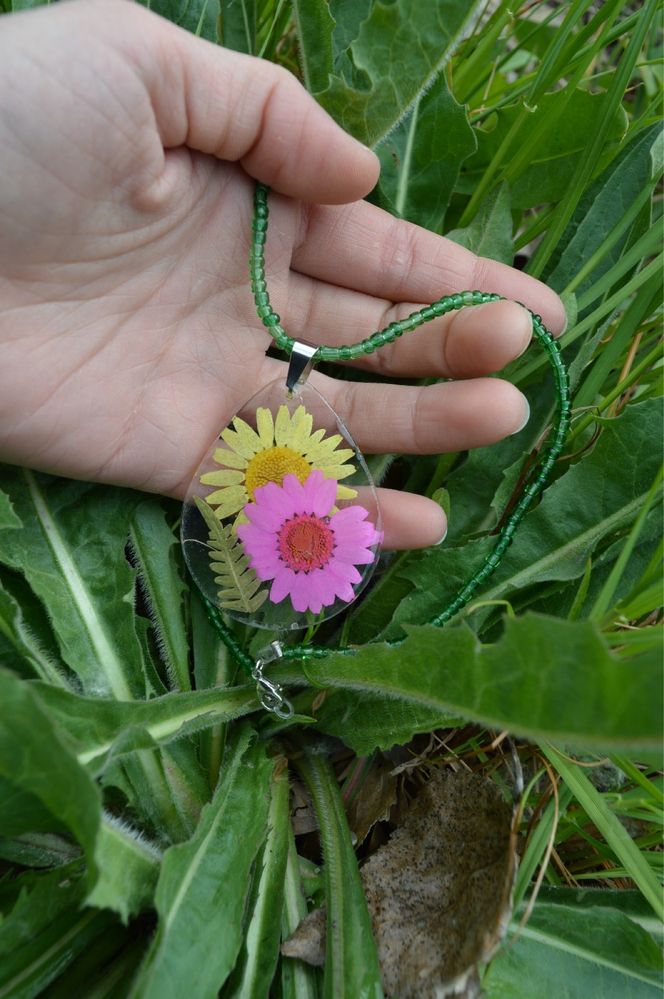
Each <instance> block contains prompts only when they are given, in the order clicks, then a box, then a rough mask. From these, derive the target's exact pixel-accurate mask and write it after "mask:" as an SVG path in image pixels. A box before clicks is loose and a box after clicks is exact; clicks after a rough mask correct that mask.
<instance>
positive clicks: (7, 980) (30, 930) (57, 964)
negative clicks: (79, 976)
mask: <svg viewBox="0 0 664 999" xmlns="http://www.w3.org/2000/svg"><path fill="white" fill-rule="evenodd" d="M21 885H22V886H21V890H20V895H19V897H18V900H17V902H16V904H15V905H14V907H13V909H12V911H11V913H9V915H8V916H7V917H6V918H5V919H3V920H2V922H0V997H2V999H31V997H32V996H37V995H40V994H41V993H42V990H43V989H45V988H46V986H47V985H48V984H49V983H50V982H52V981H53V979H54V978H56V977H57V976H58V975H59V974H60V972H61V971H62V970H63V969H64V968H66V967H67V966H68V965H69V964H70V963H71V962H72V961H74V960H75V959H76V958H77V956H78V955H79V954H80V953H81V952H82V951H84V950H85V949H86V948H87V947H88V946H89V945H90V943H91V941H92V940H94V939H95V938H96V937H97V936H98V935H99V934H100V933H103V932H107V931H108V930H109V928H110V927H112V925H113V920H112V918H111V917H110V916H109V915H108V914H107V913H100V912H97V911H95V910H94V909H81V908H80V906H81V904H82V902H83V899H84V897H85V885H84V883H83V880H82V879H81V871H80V865H79V868H77V867H76V865H68V866H67V867H64V868H60V869H59V870H55V871H51V872H48V873H46V874H40V875H38V876H36V877H35V876H33V875H32V874H30V875H29V876H28V877H25V876H24V877H23V878H22V879H21Z"/></svg>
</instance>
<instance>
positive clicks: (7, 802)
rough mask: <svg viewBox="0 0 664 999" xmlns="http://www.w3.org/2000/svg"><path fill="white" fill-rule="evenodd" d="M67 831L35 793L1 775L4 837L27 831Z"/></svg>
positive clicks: (0, 827)
mask: <svg viewBox="0 0 664 999" xmlns="http://www.w3.org/2000/svg"><path fill="white" fill-rule="evenodd" d="M53 831H57V832H65V833H66V832H67V827H66V825H63V824H62V823H61V822H59V821H58V819H57V818H56V817H55V816H54V815H53V813H52V812H51V811H50V810H49V809H48V808H47V807H46V805H45V804H44V803H43V802H42V801H41V800H40V799H39V798H38V797H37V796H36V795H35V794H32V793H31V792H29V791H26V790H24V789H23V788H22V787H20V786H19V785H18V784H15V783H14V782H13V781H12V780H10V778H9V777H0V833H1V834H2V837H3V838H4V837H15V836H22V835H23V834H25V833H45V832H53Z"/></svg>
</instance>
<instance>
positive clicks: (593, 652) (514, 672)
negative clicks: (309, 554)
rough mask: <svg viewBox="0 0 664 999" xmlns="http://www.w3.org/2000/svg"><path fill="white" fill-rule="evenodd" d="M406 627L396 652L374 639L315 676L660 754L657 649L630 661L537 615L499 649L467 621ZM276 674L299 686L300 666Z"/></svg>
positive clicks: (521, 622)
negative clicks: (485, 641) (481, 639)
mask: <svg viewBox="0 0 664 999" xmlns="http://www.w3.org/2000/svg"><path fill="white" fill-rule="evenodd" d="M407 630H408V638H407V639H406V640H405V641H404V642H403V643H402V644H400V645H398V646H396V647H395V646H388V645H385V644H378V643H377V644H373V645H366V646H363V647H362V648H360V649H358V650H357V652H356V653H355V655H352V656H347V655H334V654H333V655H330V656H329V657H325V658H324V659H321V660H317V661H316V662H315V665H313V666H312V667H310V669H311V673H312V675H313V676H314V677H315V679H316V681H317V683H320V684H324V685H330V686H332V687H341V688H343V689H347V690H354V691H357V692H358V693H363V692H367V693H370V694H380V695H382V696H383V697H389V698H394V699H396V700H402V701H405V702H409V703H411V704H413V705H414V706H415V707H418V706H420V705H422V706H424V707H426V708H427V709H429V710H430V711H431V712H435V711H436V710H437V711H439V712H440V716H441V719H447V717H449V715H450V714H452V715H455V716H461V717H463V718H466V719H468V720H470V721H475V722H477V723H479V724H480V725H485V726H487V727H488V728H494V729H497V730H499V731H500V730H502V729H508V730H509V731H513V732H516V733H518V734H520V735H524V736H526V737H527V738H530V739H542V738H544V739H547V740H550V741H551V742H556V743H558V744H560V743H569V744H571V745H575V746H580V747H585V748H587V749H593V750H595V749H596V750H598V751H602V752H603V751H613V750H616V749H618V748H619V747H620V746H623V747H625V749H626V751H627V752H628V753H632V754H634V755H636V756H637V757H638V754H639V753H640V752H657V751H658V747H659V740H660V739H661V736H662V718H661V712H660V710H659V705H660V703H661V690H662V675H661V668H660V661H659V660H660V656H659V654H658V653H656V652H655V653H648V654H645V655H642V656H635V657H634V658H632V659H629V660H628V661H625V660H624V659H620V658H618V656H616V655H615V654H614V653H613V652H612V651H611V650H610V649H609V647H608V645H607V643H606V640H605V639H604V637H603V636H602V634H601V633H600V632H599V630H598V629H597V627H596V626H595V625H594V624H592V623H591V622H589V621H561V620H559V619H558V618H553V617H545V616H543V615H536V614H532V613H528V614H525V615H524V616H523V617H521V618H517V619H509V618H508V619H506V621H505V630H504V633H503V635H502V637H501V638H500V639H499V640H498V641H497V642H495V643H494V644H492V645H482V644H480V642H479V641H478V639H477V637H476V636H475V635H474V634H473V633H472V632H471V630H470V629H469V628H468V627H467V626H465V625H462V626H458V627H454V626H449V625H448V626H447V627H446V628H442V629H441V628H434V627H432V626H430V625H423V626H408V628H407ZM273 673H274V676H275V677H276V678H278V679H279V680H281V681H294V682H298V681H299V682H302V675H301V672H300V669H299V668H298V667H296V666H292V667H287V666H285V665H284V666H280V667H278V668H275V669H274V670H273ZM443 723H445V721H443ZM388 725H389V720H388ZM379 727H380V717H376V718H372V719H371V722H370V724H369V728H370V730H374V731H377V730H378V729H379ZM386 729H387V730H386V731H385V732H384V735H383V738H382V740H381V744H383V745H385V744H386V743H387V740H388V737H389V728H387V726H386Z"/></svg>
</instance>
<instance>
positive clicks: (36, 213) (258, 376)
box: [0, 0, 564, 548]
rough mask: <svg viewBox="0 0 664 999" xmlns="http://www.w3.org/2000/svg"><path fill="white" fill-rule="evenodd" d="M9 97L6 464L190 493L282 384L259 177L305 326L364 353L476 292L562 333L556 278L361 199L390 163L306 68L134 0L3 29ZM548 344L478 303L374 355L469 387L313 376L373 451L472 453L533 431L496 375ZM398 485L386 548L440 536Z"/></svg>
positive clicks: (4, 149)
mask: <svg viewBox="0 0 664 999" xmlns="http://www.w3.org/2000/svg"><path fill="white" fill-rule="evenodd" d="M16 80H20V81H21V85H20V87H17V86H15V81H16ZM0 95H1V96H0V150H1V152H0V157H1V162H2V167H3V169H2V175H3V184H2V185H1V186H0V225H1V227H2V234H3V236H2V241H1V242H0V354H1V364H0V459H2V460H4V461H8V462H14V463H18V464H24V465H28V466H30V467H33V468H38V469H42V470H45V471H51V472H55V473H58V474H61V475H69V476H73V477H76V478H85V479H92V480H99V481H104V482H110V483H115V484H119V485H129V486H134V487H137V488H139V489H145V490H148V491H153V492H161V493H166V494H170V495H174V496H182V495H183V494H184V491H185V488H186V486H187V483H188V481H189V479H190V478H191V476H192V474H193V471H194V470H195V468H196V467H197V465H198V463H199V461H200V459H201V457H202V455H203V453H204V452H205V451H206V449H207V448H208V446H209V444H210V442H211V440H212V439H213V438H214V436H215V435H216V434H217V433H218V431H219V429H220V428H221V427H223V426H224V425H225V424H226V423H228V421H229V420H230V418H231V417H232V416H233V415H234V414H235V413H236V412H237V411H238V409H239V408H240V407H241V405H242V403H243V402H245V401H246V400H247V399H248V398H249V397H250V396H252V395H253V394H254V393H255V392H256V390H257V389H258V388H259V387H260V386H261V385H263V384H266V383H267V382H268V381H271V380H272V379H274V378H276V377H278V376H280V375H283V373H284V370H285V369H284V365H283V362H280V361H277V360H274V359H270V358H266V357H265V350H266V348H267V346H268V344H269V341H268V338H267V336H266V332H265V330H264V329H263V328H262V326H261V325H260V323H259V322H258V320H257V319H256V316H255V312H254V307H253V302H252V298H251V294H250V290H249V280H248V269H247V259H248V249H249V241H250V233H251V206H252V193H253V180H252V178H257V179H259V180H262V181H264V182H265V183H267V184H269V185H271V187H272V188H273V191H274V194H273V195H272V197H271V202H270V204H271V224H270V234H269V238H268V245H267V252H266V260H267V279H268V284H269V288H270V291H271V296H272V300H273V303H274V305H275V308H276V309H277V311H278V312H279V313H280V315H281V316H282V323H283V325H284V326H285V327H286V329H287V330H288V331H289V333H290V334H291V335H293V336H299V337H301V338H303V339H307V340H310V341H315V342H321V343H328V344H341V343H344V342H353V341H356V340H358V339H361V338H363V337H364V336H366V335H368V334H369V333H370V332H372V331H373V330H375V329H378V328H381V327H383V326H385V325H386V324H387V323H388V322H391V321H392V320H394V319H396V318H402V317H403V316H404V315H406V314H408V313H409V312H411V311H413V309H414V308H417V307H419V306H421V305H422V304H423V303H428V302H430V301H433V300H434V299H436V298H439V297H440V296H442V295H444V294H448V293H451V292H453V291H458V290H461V289H464V288H481V289H483V290H487V291H496V292H499V293H501V294H503V295H505V296H506V297H507V298H515V299H518V300H520V301H523V302H525V303H526V304H529V305H530V306H531V307H532V308H533V310H535V311H537V312H539V313H540V314H541V315H542V317H543V319H544V322H545V323H546V324H547V325H548V326H549V328H551V329H552V330H554V331H559V330H560V329H561V328H562V325H563V323H564V312H563V309H562V305H561V303H560V301H559V299H558V298H557V296H556V295H555V294H554V293H553V292H551V291H550V290H549V289H547V288H546V287H545V286H543V285H542V284H540V283H539V282H537V281H535V280H534V279H532V278H529V277H526V276H525V275H523V274H520V273H518V272H517V271H515V270H513V269H512V268H509V267H506V266H504V265H501V264H497V263H494V262H492V261H488V260H482V259H478V258H476V257H475V256H474V255H473V254H472V253H470V252H469V251H467V250H465V249H463V248H461V247H458V246H456V245H455V244H453V243H451V242H449V241H447V240H445V239H443V238H441V237H439V236H436V235H433V234H431V233H429V232H426V231H425V230H422V229H419V228H418V227H416V226H413V225H410V224H409V223H406V222H402V221H398V220H395V219H393V218H392V217H391V216H389V215H387V214H386V213H384V212H382V211H381V210H379V209H377V208H375V207H373V206H371V205H369V204H367V203H364V202H359V201H357V199H358V198H361V197H362V196H363V195H364V194H366V193H367V192H368V191H369V190H370V189H371V188H372V186H373V185H374V183H375V181H376V178H377V172H378V165H377V160H376V158H375V156H374V155H373V154H372V153H371V152H369V151H368V150H366V149H365V148H364V147H363V146H361V145H359V144H358V143H356V142H355V141H354V140H353V139H352V138H350V137H349V136H347V135H345V133H343V132H342V131H341V130H340V129H339V128H338V127H337V126H336V125H335V124H334V123H333V122H332V120H331V119H330V118H329V117H328V116H327V115H326V114H325V112H324V111H323V110H322V109H321V108H319V107H318V105H317V104H316V103H315V102H314V101H313V99H312V98H310V97H309V96H308V95H307V94H306V92H305V91H304V90H303V89H302V88H301V87H300V85H299V84H298V83H297V82H296V80H295V79H294V78H293V77H292V76H290V75H289V74H288V73H286V72H285V71H284V70H281V69H279V68H277V67H275V66H273V65H271V64H269V63H266V62H259V61H258V60H255V59H252V58H251V57H248V56H242V55H239V54H237V53H233V52H228V51H225V50H223V49H219V48H217V47H215V46H213V45H211V44H209V43H207V42H204V41H202V40H200V39H197V38H194V37H193V36H191V35H188V34H187V33H186V32H184V31H181V30H179V29H178V28H176V27H174V26H173V25H171V24H169V23H168V22H166V21H163V20H162V19H160V18H158V17H156V16H155V15H153V14H151V13H149V12H148V11H146V10H144V9H143V8H141V7H138V6H135V5H133V4H131V3H129V2H127V0H72V2H69V3H66V4H58V5H57V6H53V7H50V8H48V9H42V10H39V11H37V12H30V13H26V14H16V15H11V16H6V17H3V18H2V19H0ZM347 202H353V203H351V204H345V205H344V204H343V203H347ZM529 339H530V319H529V316H528V314H527V313H526V312H525V310H523V309H521V308H520V307H519V306H517V305H515V304H514V303H511V302H499V303H495V304H491V305H484V306H478V307H476V308H471V309H465V310H463V311H462V312H460V313H454V314H452V315H451V316H446V317H442V318H441V319H439V320H436V321H434V322H431V323H430V324H428V326H427V328H426V329H425V330H422V331H419V332H417V333H416V334H414V335H411V336H408V337H404V338H402V339H401V340H398V341H397V342H396V343H395V344H394V345H393V346H389V347H385V348H383V349H382V350H381V351H378V352H376V353H375V354H373V355H371V357H369V358H366V359H365V361H364V362H363V366H365V367H366V368H367V369H368V370H372V371H376V372H380V373H381V374H389V375H394V376H404V377H406V376H409V377H412V376H439V377H454V378H460V379H464V380H462V381H456V382H451V383H445V384H438V385H432V386H428V387H409V386H387V385H385V384H365V383H355V382H353V383H348V382H340V381H338V380H336V379H330V378H326V377H324V376H322V375H320V374H319V373H315V374H314V375H312V384H314V385H315V386H316V387H317V388H318V389H319V390H320V391H321V392H322V393H323V394H324V395H325V396H326V397H327V399H328V400H329V402H330V404H331V405H332V406H333V408H334V409H336V410H337V411H338V412H339V413H340V415H342V416H343V417H344V419H345V421H346V423H347V425H348V426H349V428H350V430H351V433H352V434H353V435H354V437H355V439H356V440H357V442H358V444H359V446H360V448H362V450H364V451H365V452H418V453H435V452H440V451H445V450H459V449H465V448H467V447H476V446H479V445H484V444H489V443H492V442H494V441H497V440H500V439H501V438H502V437H504V436H506V435H508V434H510V433H514V432H515V431H516V430H517V429H518V428H519V427H520V426H521V425H522V424H523V422H524V420H525V418H526V415H527V407H526V403H525V399H524V397H523V396H522V395H521V393H520V392H519V391H518V390H517V389H516V388H514V387H513V386H512V385H510V384H509V383H507V382H504V381H500V380H498V379H487V378H481V377H478V376H481V375H486V374H488V373H490V372H493V371H497V370H499V369H500V368H502V367H503V366H504V365H505V364H506V363H507V362H508V361H509V360H511V359H512V358H514V357H516V356H517V355H518V354H519V353H521V351H522V350H523V349H525V347H526V345H527V343H528V341H529ZM381 492H382V497H381V499H382V507H383V521H384V527H385V542H384V546H385V547H388V548H405V547H420V546H425V545H428V544H432V543H435V542H436V541H438V540H439V539H440V537H441V536H442V535H443V533H444V530H445V520H444V515H443V513H442V511H441V510H440V509H439V507H438V506H437V505H436V504H435V503H433V502H432V501H430V500H428V499H426V498H424V497H419V496H412V495H409V494H402V493H398V492H392V491H390V490H382V491H381Z"/></svg>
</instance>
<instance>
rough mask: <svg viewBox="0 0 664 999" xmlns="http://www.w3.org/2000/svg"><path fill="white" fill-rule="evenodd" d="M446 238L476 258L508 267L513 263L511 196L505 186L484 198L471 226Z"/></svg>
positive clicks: (448, 234) (455, 230) (449, 234)
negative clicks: (475, 255) (493, 261)
mask: <svg viewBox="0 0 664 999" xmlns="http://www.w3.org/2000/svg"><path fill="white" fill-rule="evenodd" d="M445 235H446V236H447V238H448V239H452V240H454V242H455V243H458V244H459V246H465V247H466V248H467V249H469V250H472V251H473V253H476V254H477V255H478V256H481V257H490V258H491V260H500V261H501V262H502V263H503V264H511V263H512V261H513V259H514V245H513V243H512V212H511V208H510V192H509V188H508V186H507V184H500V186H499V187H497V188H495V190H494V191H492V192H491V193H490V194H489V195H487V197H486V199H485V200H484V201H483V202H482V204H481V205H480V207H479V209H478V211H477V214H476V215H475V216H474V218H473V220H472V222H471V223H470V225H468V226H466V228H465V229H453V230H452V231H451V232H448V233H446V234H445Z"/></svg>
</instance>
